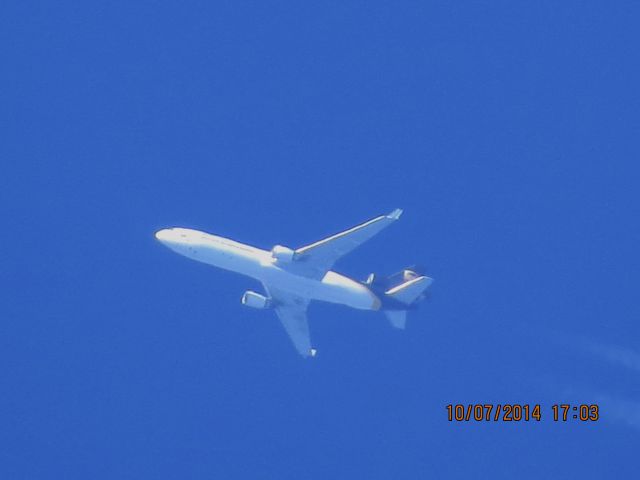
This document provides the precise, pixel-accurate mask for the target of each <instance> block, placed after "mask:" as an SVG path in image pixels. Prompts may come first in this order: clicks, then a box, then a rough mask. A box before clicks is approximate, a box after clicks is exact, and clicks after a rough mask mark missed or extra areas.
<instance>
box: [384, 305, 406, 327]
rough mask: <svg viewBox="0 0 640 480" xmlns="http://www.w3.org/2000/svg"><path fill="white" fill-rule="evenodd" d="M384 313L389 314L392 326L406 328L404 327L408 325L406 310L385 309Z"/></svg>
mask: <svg viewBox="0 0 640 480" xmlns="http://www.w3.org/2000/svg"><path fill="white" fill-rule="evenodd" d="M384 314H385V315H386V316H387V319H388V320H389V323H390V324H391V326H392V327H394V328H398V329H400V330H404V327H405V326H406V325H407V311H406V310H385V311H384Z"/></svg>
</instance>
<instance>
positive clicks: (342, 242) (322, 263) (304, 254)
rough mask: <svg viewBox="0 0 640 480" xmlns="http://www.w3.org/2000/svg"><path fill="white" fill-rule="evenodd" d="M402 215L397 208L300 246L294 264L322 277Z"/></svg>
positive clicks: (298, 269) (303, 271)
mask: <svg viewBox="0 0 640 480" xmlns="http://www.w3.org/2000/svg"><path fill="white" fill-rule="evenodd" d="M400 215H402V210H401V209H399V208H396V209H395V210H394V211H393V212H391V213H390V214H388V215H381V216H379V217H376V218H373V219H371V220H369V221H368V222H365V223H363V224H361V225H358V226H356V227H353V228H350V229H349V230H345V231H344V232H341V233H337V234H336V235H332V236H331V237H328V238H325V239H324V240H320V241H319V242H315V243H312V244H311V245H307V246H305V247H302V248H298V249H297V250H296V251H295V257H294V258H295V262H294V265H292V266H293V267H294V268H295V269H296V270H297V271H298V272H299V273H301V274H304V275H306V276H309V277H312V278H318V279H321V278H322V277H324V275H325V274H326V273H327V271H329V270H330V269H331V267H332V266H333V264H334V263H335V262H336V261H337V260H338V259H339V258H340V257H342V256H343V255H346V254H347V253H349V252H350V251H351V250H353V249H354V248H356V247H357V246H359V245H361V244H363V243H364V242H366V241H367V240H369V239H370V238H371V237H373V236H375V235H376V234H377V233H379V232H380V231H382V230H383V229H385V228H386V227H388V226H389V225H391V224H392V223H393V222H395V221H396V220H398V218H400Z"/></svg>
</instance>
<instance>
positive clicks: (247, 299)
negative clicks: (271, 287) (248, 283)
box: [242, 290, 271, 309]
mask: <svg viewBox="0 0 640 480" xmlns="http://www.w3.org/2000/svg"><path fill="white" fill-rule="evenodd" d="M242 304H243V305H244V306H245V307H251V308H261V309H263V308H269V307H270V306H271V299H270V298H268V297H265V296H264V295H260V294H259V293H256V292H252V291H251V290H247V291H246V292H244V295H242Z"/></svg>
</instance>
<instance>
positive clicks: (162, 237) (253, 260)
mask: <svg viewBox="0 0 640 480" xmlns="http://www.w3.org/2000/svg"><path fill="white" fill-rule="evenodd" d="M156 238H157V239H158V240H159V241H160V242H162V243H163V244H164V245H166V246H167V247H169V248H170V249H171V250H173V251H175V252H176V253H179V254H180V255H184V256H185V257H188V258H191V259H193V260H196V261H198V262H202V263H206V264H208V265H213V266H215V267H218V268H222V269H225V270H231V271H233V272H237V273H240V274H242V275H246V276H248V277H252V278H255V279H256V280H258V281H260V282H262V283H263V284H266V285H269V286H272V287H273V288H277V289H280V290H283V291H286V292H289V293H291V294H294V295H297V296H300V297H303V298H305V299H309V300H320V301H323V302H330V303H337V304H340V305H346V306H349V307H352V308H357V309H361V310H378V309H379V308H380V304H381V302H380V299H379V298H378V297H377V296H376V295H375V294H374V293H373V292H372V291H371V290H370V289H369V288H367V287H366V286H365V285H363V284H361V283H359V282H356V281H355V280H352V279H350V278H348V277H345V276H344V275H341V274H339V273H336V272H333V271H328V272H327V273H326V275H324V277H323V278H322V279H320V280H316V279H313V278H308V277H305V276H301V275H296V274H295V273H293V272H291V271H288V270H287V269H286V268H283V265H281V264H279V261H277V260H276V259H275V258H274V257H273V255H272V253H271V252H269V251H267V250H262V249H259V248H256V247H252V246H250V245H245V244H242V243H239V242H236V241H234V240H230V239H227V238H223V237H218V236H216V235H211V234H209V233H205V232H201V231H198V230H191V229H187V228H171V229H164V230H160V231H158V232H157V233H156Z"/></svg>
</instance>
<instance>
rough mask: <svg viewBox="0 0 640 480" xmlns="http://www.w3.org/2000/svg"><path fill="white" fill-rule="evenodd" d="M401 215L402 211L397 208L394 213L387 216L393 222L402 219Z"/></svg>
mask: <svg viewBox="0 0 640 480" xmlns="http://www.w3.org/2000/svg"><path fill="white" fill-rule="evenodd" d="M400 215H402V209H401V208H396V209H395V210H394V211H393V212H391V213H390V214H389V215H387V218H390V219H392V220H397V219H399V218H400Z"/></svg>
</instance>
